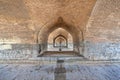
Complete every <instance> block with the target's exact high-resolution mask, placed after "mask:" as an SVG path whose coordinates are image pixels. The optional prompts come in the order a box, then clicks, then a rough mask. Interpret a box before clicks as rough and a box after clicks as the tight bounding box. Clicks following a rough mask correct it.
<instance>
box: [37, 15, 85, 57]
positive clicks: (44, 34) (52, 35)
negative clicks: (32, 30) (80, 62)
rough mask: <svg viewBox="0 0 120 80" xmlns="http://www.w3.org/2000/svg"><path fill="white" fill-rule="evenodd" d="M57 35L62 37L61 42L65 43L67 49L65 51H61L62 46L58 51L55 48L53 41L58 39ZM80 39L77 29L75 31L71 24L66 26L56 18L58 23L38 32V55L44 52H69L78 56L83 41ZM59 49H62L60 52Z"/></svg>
mask: <svg viewBox="0 0 120 80" xmlns="http://www.w3.org/2000/svg"><path fill="white" fill-rule="evenodd" d="M59 35H62V40H63V42H65V43H67V44H66V45H67V46H68V47H67V46H66V49H65V48H64V49H62V48H63V46H59V48H58V49H56V48H55V46H54V45H56V44H57V43H55V42H54V41H55V39H57V37H60V36H59ZM63 36H64V37H63ZM82 38H83V37H82V33H81V31H80V30H79V29H77V28H76V27H75V26H73V25H71V24H67V23H66V22H64V21H63V19H62V18H61V17H60V18H58V21H57V22H56V23H54V24H53V25H49V26H45V27H43V28H42V29H41V30H40V32H39V35H38V43H39V44H40V51H41V52H40V54H44V52H46V51H49V50H51V51H56V50H57V51H62V50H63V51H69V50H71V51H74V52H76V53H78V55H79V54H80V42H81V41H82V40H83V39H82ZM68 43H69V44H68ZM58 44H59V43H58ZM60 44H61V43H60ZM60 44H59V45H60ZM64 45H65V44H64ZM60 47H62V48H61V50H60ZM64 47H65V46H64ZM50 48H51V49H50Z"/></svg>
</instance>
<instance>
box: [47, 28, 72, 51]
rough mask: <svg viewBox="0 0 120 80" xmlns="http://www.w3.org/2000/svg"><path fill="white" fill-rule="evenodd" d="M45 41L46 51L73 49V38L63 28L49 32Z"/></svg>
mask: <svg viewBox="0 0 120 80" xmlns="http://www.w3.org/2000/svg"><path fill="white" fill-rule="evenodd" d="M47 43H48V47H47V51H73V38H72V36H71V34H70V33H69V32H67V31H66V30H64V29H63V28H58V29H56V30H54V31H53V32H51V33H50V35H49V37H48V42H47Z"/></svg>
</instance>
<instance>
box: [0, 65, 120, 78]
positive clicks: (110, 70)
mask: <svg viewBox="0 0 120 80" xmlns="http://www.w3.org/2000/svg"><path fill="white" fill-rule="evenodd" d="M64 67H65V69H66V73H63V74H59V75H61V77H62V76H64V79H63V77H62V78H61V79H63V80H120V64H74V65H68V64H64ZM55 68H56V65H38V64H0V80H56V77H55V75H58V74H56V73H55ZM61 79H60V80H61Z"/></svg>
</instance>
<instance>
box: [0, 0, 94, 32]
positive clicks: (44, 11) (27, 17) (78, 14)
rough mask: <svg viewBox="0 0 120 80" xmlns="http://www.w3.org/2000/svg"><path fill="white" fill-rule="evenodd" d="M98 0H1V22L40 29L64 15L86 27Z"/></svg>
mask: <svg viewBox="0 0 120 80" xmlns="http://www.w3.org/2000/svg"><path fill="white" fill-rule="evenodd" d="M95 2H96V0H0V23H1V24H4V23H5V24H16V25H21V26H26V27H28V28H29V29H32V30H38V29H39V28H40V27H43V25H45V24H47V23H51V24H52V23H54V22H55V21H56V20H57V19H58V17H62V18H63V19H64V21H66V22H67V23H71V24H73V25H74V26H76V27H80V28H81V29H84V27H85V25H86V23H87V20H88V19H89V17H90V14H91V11H92V9H93V7H94V5H95Z"/></svg>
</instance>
